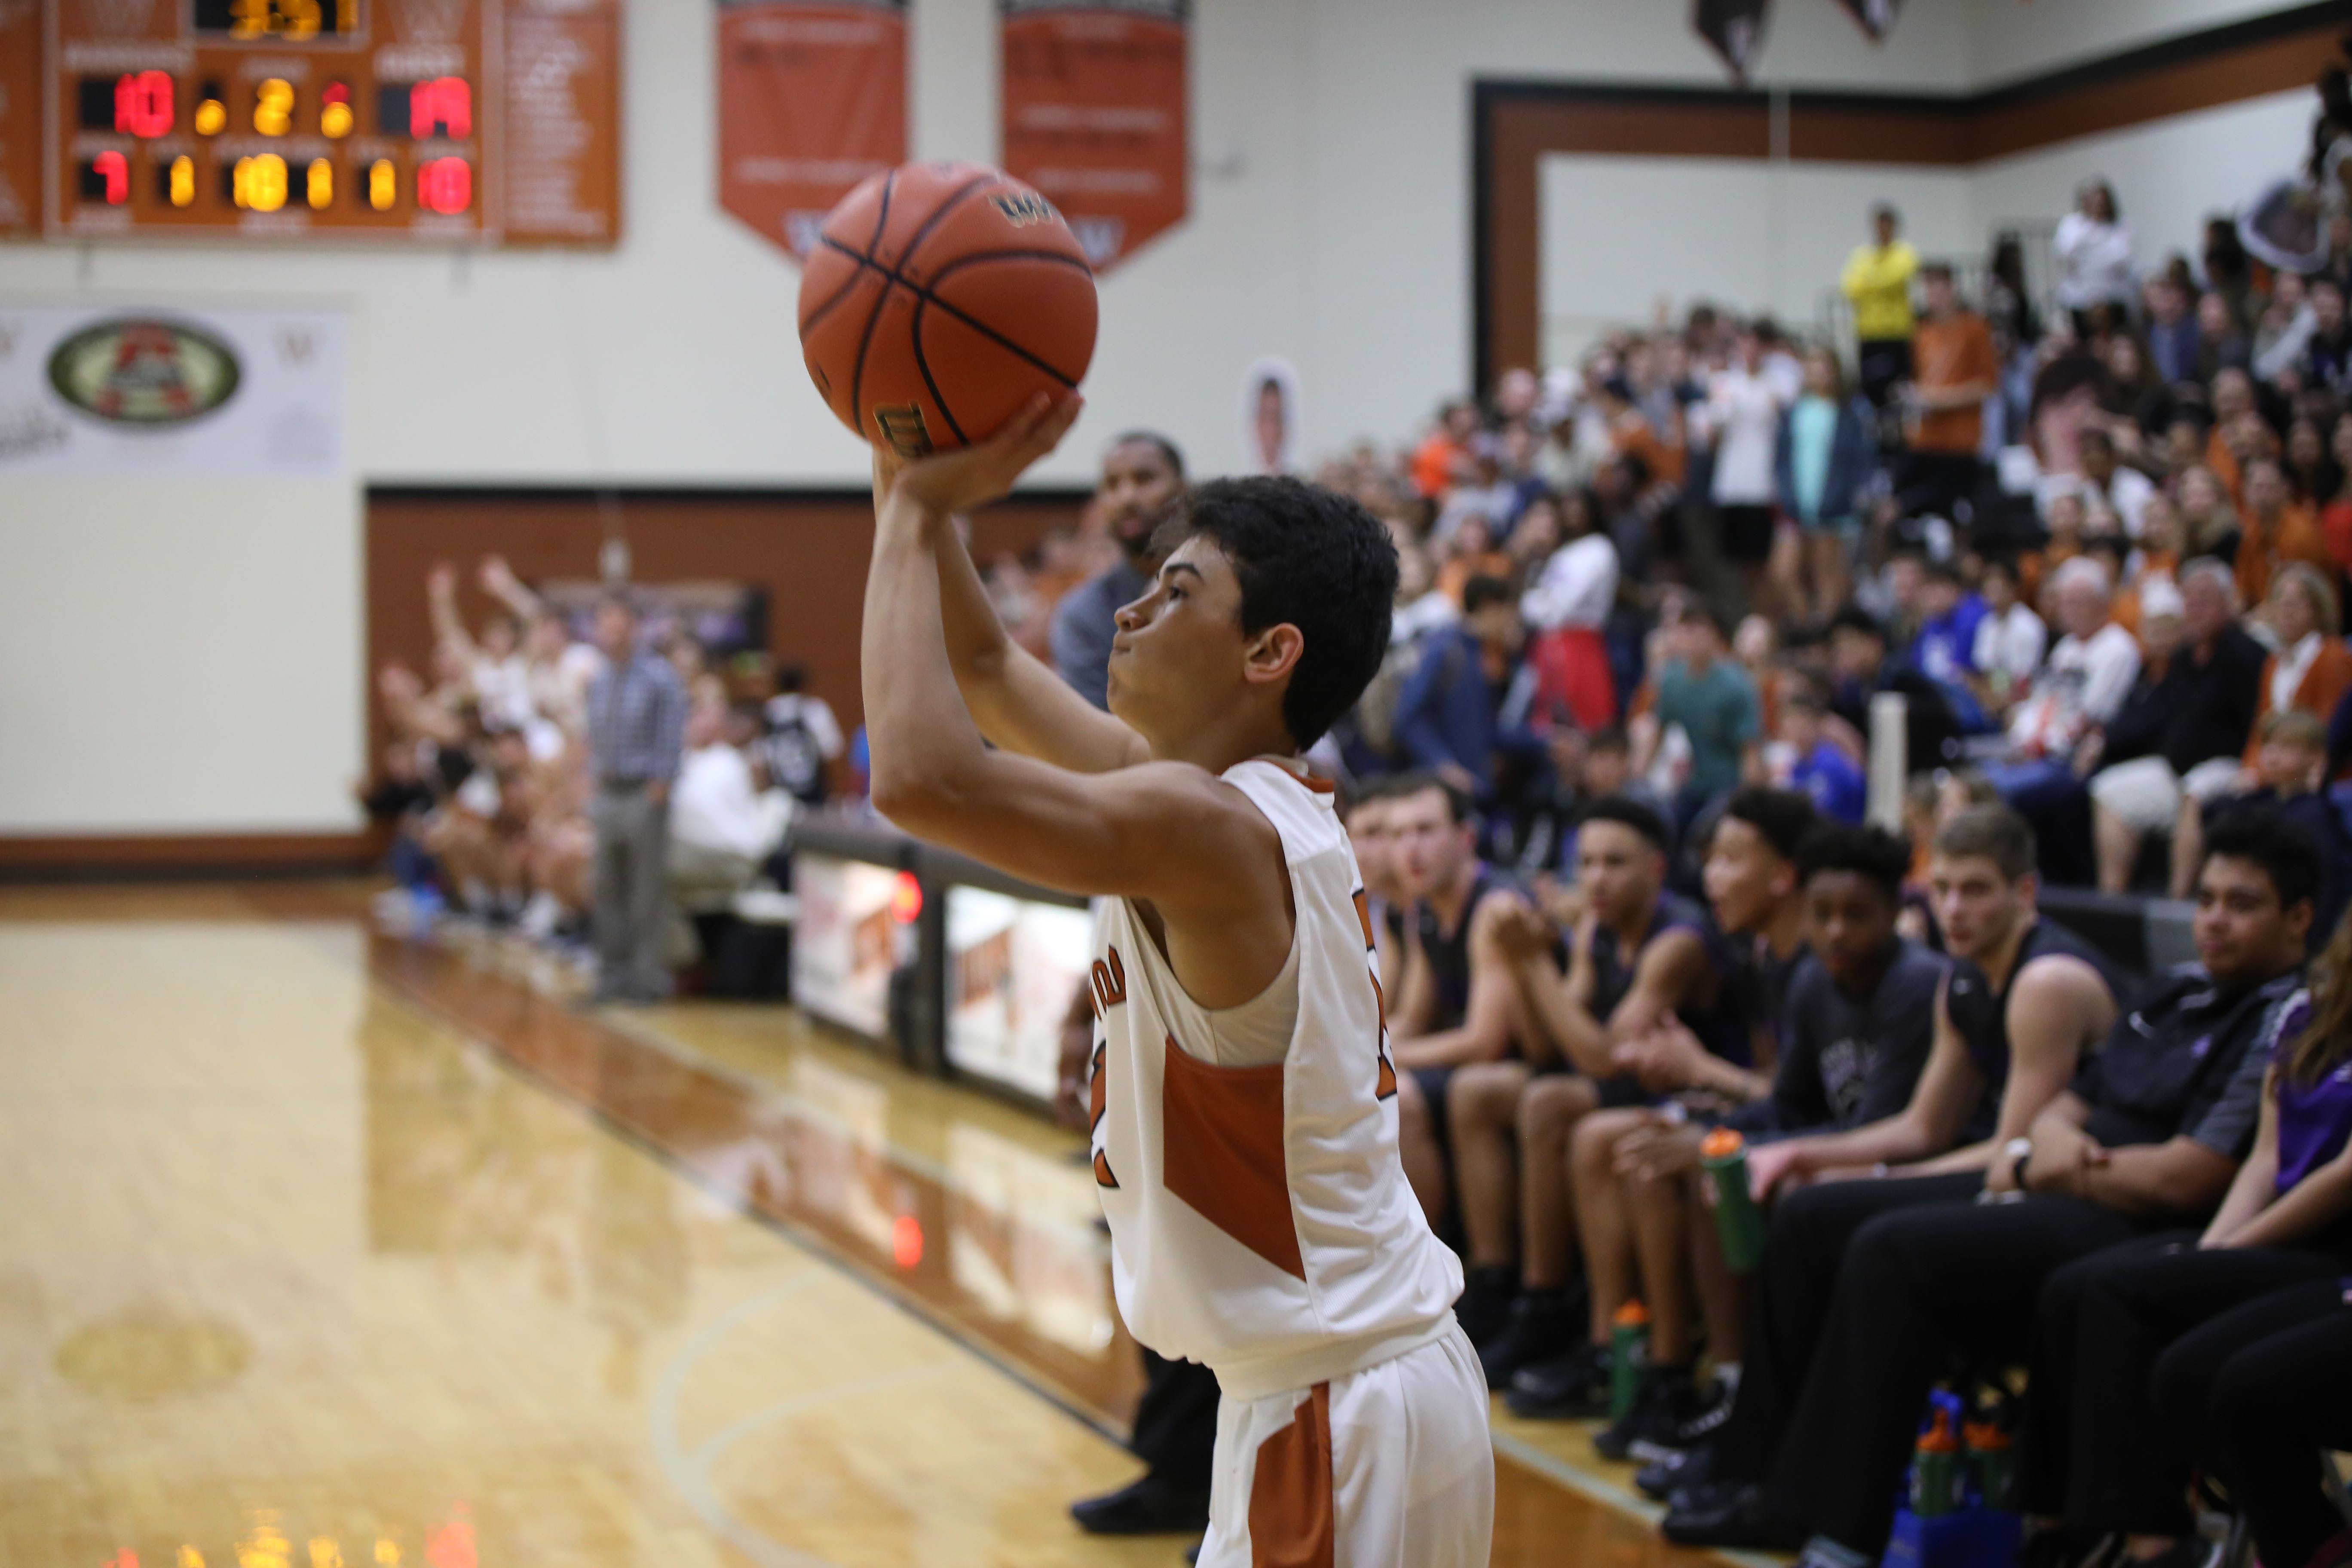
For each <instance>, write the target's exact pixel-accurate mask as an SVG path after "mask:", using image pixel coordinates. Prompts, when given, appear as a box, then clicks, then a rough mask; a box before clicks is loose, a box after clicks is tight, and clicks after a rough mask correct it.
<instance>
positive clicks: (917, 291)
mask: <svg viewBox="0 0 2352 1568" xmlns="http://www.w3.org/2000/svg"><path fill="white" fill-rule="evenodd" d="M825 243H826V244H827V245H830V246H832V247H834V248H835V249H836V250H838V251H840V252H841V253H842V254H843V255H844V256H846V257H849V258H852V259H854V260H855V261H856V262H857V264H858V265H859V266H861V267H871V268H874V270H875V271H877V272H879V273H880V274H882V276H883V277H885V278H887V279H889V280H890V284H891V286H892V287H896V288H899V289H905V290H907V292H908V293H909V294H912V295H913V296H915V298H916V299H917V300H929V301H930V302H931V303H932V304H934V305H937V306H938V307H939V308H940V310H945V311H946V312H947V313H948V314H949V315H950V316H953V317H954V318H955V319H956V320H957V321H961V322H962V323H963V324H964V325H965V326H967V327H970V328H971V330H972V331H975V332H978V333H980V334H981V335H982V337H984V338H987V339H989V340H990V341H991V342H994V343H995V344H996V345H997V346H998V347H1000V348H1003V349H1004V350H1006V351H1008V352H1010V353H1014V354H1017V355H1019V356H1020V357H1021V358H1023V359H1024V360H1027V361H1028V362H1029V363H1031V364H1034V365H1035V366H1036V367H1037V368H1038V369H1039V370H1042V371H1044V372H1045V374H1047V375H1050V376H1052V377H1053V378H1054V379H1055V381H1058V382H1060V383H1061V384H1063V385H1064V386H1066V387H1069V388H1070V389H1071V390H1073V391H1076V389H1077V384H1078V383H1077V379H1076V377H1075V376H1070V375H1066V374H1063V373H1062V372H1061V371H1059V370H1057V369H1055V367H1054V366H1052V365H1050V364H1047V363H1045V361H1044V360H1042V359H1039V358H1038V357H1037V356H1036V355H1035V354H1033V353H1030V352H1029V351H1028V350H1027V349H1024V348H1023V347H1022V346H1021V345H1020V344H1019V343H1016V342H1013V340H1012V339H1011V338H1008V337H1006V336H1005V335H1004V334H1003V332H1000V331H997V330H996V329H995V328H994V327H992V326H990V325H989V324H988V323H987V322H985V321H981V320H980V319H979V318H978V317H976V316H972V315H971V314H969V313H968V312H966V311H964V310H960V309H959V308H957V307H956V306H955V305H953V304H951V303H950V302H949V301H948V300H942V299H940V297H939V296H938V295H936V294H934V293H932V292H931V291H930V290H929V289H926V288H924V287H923V286H922V285H921V284H919V283H917V282H915V281H914V280H912V279H908V278H902V277H900V276H899V275H898V273H897V272H896V271H894V270H892V269H891V268H887V267H885V266H883V265H882V263H880V262H878V261H877V260H875V259H874V258H872V257H870V256H859V255H858V254H857V252H856V251H854V250H852V249H850V248H849V247H847V246H845V245H844V244H842V243H841V242H840V241H839V240H837V239H827V240H826V241H825ZM889 297H890V289H888V288H885V289H883V290H882V299H884V300H887V299H888V298H889ZM874 311H875V316H876V318H877V319H879V317H880V315H881V312H882V305H881V301H880V300H877V301H876V302H875V306H874ZM873 335H874V323H873V321H868V322H866V340H867V342H871V341H872V340H873ZM865 370H866V345H865V343H860V344H859V345H858V347H857V374H858V375H860V376H862V375H863V374H865ZM859 385H860V383H859V382H857V381H856V380H853V381H852V383H851V387H850V395H851V397H852V399H853V401H854V400H855V398H856V395H857V388H858V386H859Z"/></svg>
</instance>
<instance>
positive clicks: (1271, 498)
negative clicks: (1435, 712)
mask: <svg viewBox="0 0 2352 1568" xmlns="http://www.w3.org/2000/svg"><path fill="white" fill-rule="evenodd" d="M1196 535H1200V536H1205V537H1206V538H1208V539H1209V540H1210V541H1211V542H1213V543H1214V544H1215V545H1216V547H1217V548H1218V550H1219V551H1220V552H1223V555H1224V557H1225V559H1226V560H1227V561H1228V562H1229V563H1232V565H1233V569H1234V579H1235V580H1236V581H1237V582H1238V583H1239V584H1241V591H1242V631H1243V634H1244V636H1251V637H1254V636H1255V635H1256V634H1257V633H1259V632H1262V631H1264V630H1265V629H1266V628H1267V627H1268V626H1284V625H1289V626H1297V628H1298V630H1299V632H1300V634H1301V635H1302V636H1303V637H1304V638H1305V641H1306V647H1304V648H1303V649H1302V650H1301V651H1300V653H1299V655H1298V663H1297V665H1296V666H1295V667H1293V668H1292V669H1291V672H1290V685H1289V687H1288V688H1287V689H1286V690H1285V691H1284V692H1283V694H1282V722H1283V726H1284V728H1286V729H1287V730H1288V731H1290V738H1291V740H1292V742H1294V743H1296V744H1297V745H1298V746H1299V747H1301V748H1302V749H1303V748H1305V747H1307V746H1311V745H1313V744H1314V743H1315V742H1318V741H1319V740H1321V739H1322V738H1323V735H1324V732H1325V731H1328V730H1329V729H1330V728H1331V726H1332V724H1333V723H1334V722H1335V721H1338V719H1339V715H1341V714H1342V713H1345V712H1346V711H1347V710H1349V709H1350V708H1352V707H1354V706H1355V703H1356V699H1357V698H1359V697H1361V696H1362V695H1363V694H1364V688H1365V687H1366V686H1368V685H1370V683H1371V679H1372V677H1373V676H1374V675H1376V674H1378V673H1379V672H1380V668H1381V658H1382V657H1384V656H1385V655H1386V654H1387V653H1388V650H1389V628H1390V626H1391V624H1392V622H1393V620H1394V617H1395V609H1394V605H1395V603H1396V585H1397V552H1396V544H1395V542H1393V541H1392V540H1391V538H1390V537H1389V531H1388V529H1387V528H1386V527H1385V526H1383V525H1382V523H1381V521H1380V519H1378V518H1376V517H1374V516H1373V515H1372V514H1371V513H1370V512H1369V511H1366V510H1364V509H1363V507H1362V506H1361V505H1360V504H1359V503H1358V502H1356V501H1354V500H1350V499H1349V497H1347V496H1343V495H1340V494H1339V493H1338V492H1337V491H1334V490H1327V489H1322V488H1321V487H1320V486H1318V485H1310V484H1307V483H1305V482H1303V481H1301V480H1298V479H1211V480H1209V481H1208V482H1207V483H1205V484H1199V485H1194V486H1193V487H1192V489H1189V490H1187V491H1185V493H1184V500H1183V505H1182V507H1181V509H1180V510H1178V512H1177V514H1176V516H1175V517H1173V518H1172V519H1171V520H1170V521H1169V524H1168V526H1167V528H1166V529H1164V530H1163V531H1162V532H1161V541H1160V542H1163V543H1165V544H1167V545H1168V546H1169V547H1170V549H1171V550H1172V549H1173V547H1174V546H1176V545H1178V544H1181V543H1182V542H1184V541H1185V540H1187V539H1191V538H1193V537H1194V536H1196Z"/></svg>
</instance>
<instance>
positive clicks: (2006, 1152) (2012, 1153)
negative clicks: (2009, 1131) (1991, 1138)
mask: <svg viewBox="0 0 2352 1568" xmlns="http://www.w3.org/2000/svg"><path fill="white" fill-rule="evenodd" d="M2000 1157H2001V1158H2002V1159H2004V1160H2006V1161H2008V1162H2009V1180H2010V1184H2011V1185H2012V1186H2014V1187H2017V1188H2019V1189H2021V1190H2022V1189H2023V1187H2024V1186H2025V1166H2026V1162H2028V1161H2030V1160H2032V1158H2033V1140H2032V1139H2031V1138H2012V1139H2011V1140H2010V1141H2009V1142H2006V1143H2004V1144H2002V1145H2001V1146H2000Z"/></svg>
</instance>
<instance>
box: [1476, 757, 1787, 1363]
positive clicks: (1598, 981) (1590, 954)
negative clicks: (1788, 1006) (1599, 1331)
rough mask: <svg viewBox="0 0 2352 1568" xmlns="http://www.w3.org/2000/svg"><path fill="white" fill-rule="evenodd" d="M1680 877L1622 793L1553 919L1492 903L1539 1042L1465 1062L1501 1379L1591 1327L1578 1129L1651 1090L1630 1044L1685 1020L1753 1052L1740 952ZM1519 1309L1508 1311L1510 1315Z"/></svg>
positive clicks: (1723, 1048) (1659, 830) (1483, 1260)
mask: <svg viewBox="0 0 2352 1568" xmlns="http://www.w3.org/2000/svg"><path fill="white" fill-rule="evenodd" d="M1665 871H1666V826H1665V824H1664V821H1663V820H1661V819H1660V818H1659V816H1657V814H1656V813H1654V812H1653V811H1651V810H1650V809H1649V808H1648V807H1647V806H1644V805H1637V804H1635V803H1634V802H1632V801H1628V800H1625V799H1622V797H1620V798H1612V799H1605V800H1600V801H1596V802H1594V803H1593V804H1592V805H1591V806H1590V807H1589V808H1588V809H1587V810H1586V811H1585V813H1584V815H1583V816H1582V817H1581V818H1580V821H1579V823H1578V825H1577V830H1576V882H1575V885H1574V886H1573V887H1572V888H1570V889H1567V890H1566V891H1565V892H1564V893H1561V894H1560V895H1559V896H1558V897H1557V898H1555V899H1554V900H1552V904H1553V907H1552V908H1551V909H1550V910H1549V911H1547V912H1546V913H1538V911H1537V910H1535V909H1534V908H1533V907H1532V906H1530V905H1528V904H1527V903H1524V902H1516V901H1514V902H1499V901H1498V902H1497V903H1496V904H1495V905H1494V906H1493V907H1492V909H1491V910H1490V911H1488V913H1487V920H1488V923H1489V924H1490V925H1491V926H1492V928H1493V931H1492V934H1493V937H1494V940H1495V941H1496V942H1497V943H1498V945H1499V946H1500V947H1501V948H1502V950H1503V951H1504V952H1505V953H1506V954H1507V958H1508V963H1509V967H1510V973H1511V976H1512V979H1513V981H1514V982H1515V983H1516V984H1517V990H1518V996H1519V1002H1520V1005H1521V1006H1522V1008H1523V1009H1524V1010H1525V1013H1526V1016H1527V1017H1528V1022H1529V1032H1530V1039H1529V1043H1528V1055H1527V1058H1526V1059H1524V1060H1518V1061H1494V1062H1488V1063H1485V1064H1482V1065H1480V1066H1478V1067H1475V1068H1464V1069H1463V1071H1462V1072H1461V1073H1460V1074H1459V1075H1457V1078H1456V1081H1455V1083H1454V1091H1453V1096H1452V1107H1451V1121H1452V1128H1453V1133H1454V1175H1455V1180H1456V1182H1457V1183H1458V1184H1459V1186H1460V1189H1461V1194H1462V1197H1461V1203H1462V1219H1463V1231H1464V1235H1465V1239H1466V1240H1467V1242H1468V1244H1469V1259H1470V1272H1471V1284H1470V1286H1469V1288H1468V1289H1466V1290H1465V1295H1464V1298H1463V1300H1464V1318H1465V1329H1482V1330H1491V1331H1493V1335H1494V1337H1493V1338H1491V1339H1490V1340H1488V1341H1487V1342H1486V1343H1485V1344H1484V1345H1482V1346H1481V1349H1480V1358H1481V1360H1482V1361H1483V1362H1484V1363H1485V1364H1486V1375H1487V1379H1488V1381H1489V1382H1490V1383H1491V1384H1494V1385H1495V1386H1497V1387H1499V1386H1501V1385H1502V1384H1506V1383H1507V1382H1508V1381H1509V1379H1510V1375H1511V1373H1514V1372H1516V1371H1517V1369H1518V1368H1519V1367H1521V1366H1523V1365H1526V1364H1527V1363H1529V1362H1531V1361H1536V1360H1539V1359H1541V1358H1543V1357H1544V1356H1547V1355H1550V1354H1553V1353H1556V1352H1558V1351H1559V1350H1561V1349H1564V1348H1566V1347H1567V1346H1569V1345H1570V1344H1573V1343H1574V1342H1576V1340H1577V1338H1578V1336H1579V1334H1580V1330H1581V1328H1582V1325H1581V1323H1580V1322H1579V1321H1577V1317H1576V1313H1575V1310H1574V1308H1573V1306H1572V1304H1571V1303H1570V1300H1569V1298H1568V1295H1567V1287H1568V1285H1569V1283H1570V1280H1569V1275H1570V1269H1571V1268H1572V1267H1573V1263H1574V1258H1575V1215H1574V1211H1573V1210H1572V1209H1571V1208H1570V1202H1569V1198H1570V1193H1569V1182H1568V1147H1569V1136H1570V1132H1571V1131H1573V1130H1574V1128H1575V1126H1576V1124H1577V1122H1578V1121H1580V1119H1582V1118H1583V1117H1585V1116H1587V1115H1590V1114H1591V1112H1593V1111H1594V1110H1599V1109H1601V1107H1603V1106H1605V1105H1624V1104H1629V1103H1639V1102H1642V1101H1644V1100H1647V1099H1648V1098H1649V1096H1648V1094H1647V1092H1646V1091H1645V1090H1643V1088H1642V1086H1641V1085H1640V1084H1639V1083H1638V1082H1637V1081H1636V1080H1635V1079H1633V1077H1632V1076H1631V1075H1629V1074H1627V1073H1626V1072H1624V1071H1623V1070H1622V1068H1620V1067H1619V1066H1618V1065H1617V1063H1616V1061H1615V1059H1614V1057H1613V1052H1614V1051H1615V1049H1616V1048H1617V1047H1619V1046H1620V1045H1622V1044H1623V1043H1624V1042H1626V1041H1629V1040H1632V1039H1635V1038H1638V1037H1641V1036H1642V1035H1643V1034H1646V1033H1647V1032H1649V1031H1650V1030H1651V1029H1652V1028H1654V1027H1655V1026H1656V1025H1657V1024H1658V1022H1659V1021H1660V1020H1661V1019H1664V1018H1666V1017H1670V1016H1671V1017H1680V1018H1683V1019H1684V1020H1685V1021H1686V1022H1687V1023H1688V1024H1689V1025H1690V1026H1691V1027H1692V1028H1694V1029H1695V1030H1696V1031H1698V1032H1699V1033H1700V1035H1701V1036H1702V1037H1704V1038H1706V1041H1707V1042H1708V1045H1709V1048H1711V1049H1713V1050H1715V1051H1717V1053H1718V1054H1720V1055H1722V1056H1724V1057H1725V1058H1728V1059H1730V1060H1733V1061H1744V1060H1745V1059H1746V1058H1747V1056H1748V1038H1747V1035H1746V1031H1745V1029H1744V1028H1742V1027H1741V1026H1740V1025H1739V1023H1738V1020H1737V1019H1736V1018H1735V1017H1734V1016H1732V1013H1731V1011H1730V1009H1729V1008H1728V1006H1727V1002H1728V1001H1729V998H1730V993H1729V987H1728V984H1727V982H1728V979H1729V975H1730V971H1731V969H1732V964H1731V961H1730V952H1729V949H1728V948H1727V946H1726V944H1725V943H1724V942H1723V940H1722V938H1721V937H1720V935H1719V934H1718V933H1717V932H1716V931H1714V930H1713V928H1712V927H1711V925H1710V924H1709V922H1708V921H1707V917H1706V910H1703V909H1701V908H1700V907H1699V906H1698V905H1696V904H1695V903H1693V902H1692V901H1691V900H1687V899H1685V898H1683V897H1681V896H1680V895H1679V894H1675V893H1672V892H1668V891H1667V890H1666V889H1665V888H1664V880H1665ZM1547 915H1548V916H1549V918H1547ZM1553 921H1557V922H1558V923H1559V926H1560V927H1562V928H1565V929H1566V931H1568V932H1569V942H1568V960H1567V963H1566V965H1565V966H1564V967H1563V966H1561V965H1559V964H1557V963H1554V961H1553V957H1552V954H1553V952H1554V951H1555V946H1556V942H1557V938H1556V935H1555V931H1554V926H1553ZM1595 1267H1598V1264H1597V1263H1596V1264H1595ZM1505 1303H1507V1304H1508V1306H1507V1313H1506V1312H1505V1311H1503V1310H1497V1309H1498V1308H1499V1307H1501V1306H1503V1304H1505ZM1474 1342H1475V1339H1474Z"/></svg>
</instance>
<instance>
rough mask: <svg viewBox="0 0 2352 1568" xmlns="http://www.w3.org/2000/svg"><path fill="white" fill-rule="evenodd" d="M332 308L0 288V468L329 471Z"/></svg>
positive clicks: (200, 474) (343, 331)
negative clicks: (106, 298) (8, 292)
mask: <svg viewBox="0 0 2352 1568" xmlns="http://www.w3.org/2000/svg"><path fill="white" fill-rule="evenodd" d="M348 327H349V318H348V317H347V316H346V314H345V313H344V312H343V311H341V310H278V309H255V310H246V309H237V308H226V307H219V306H210V305H207V306H203V307H200V308H190V309H182V308H180V307H177V306H149V305H120V304H77V305H52V304H21V305H19V304H9V303H6V302H0V479H9V478H12V477H16V476H23V477H26V478H35V477H38V478H44V479H47V478H55V477H63V476H68V475H70V476H80V477H86V478H102V479H341V478H342V477H343V476H344V475H345V474H346V473H347V472H349V469H350V461H349V458H348V455H347V443H346V439H345V433H344V403H345V388H346V383H347V379H348V372H347V369H346V366H347V364H348V358H349V356H348V353H347V350H346V344H345V340H346V337H347V335H348Z"/></svg>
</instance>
